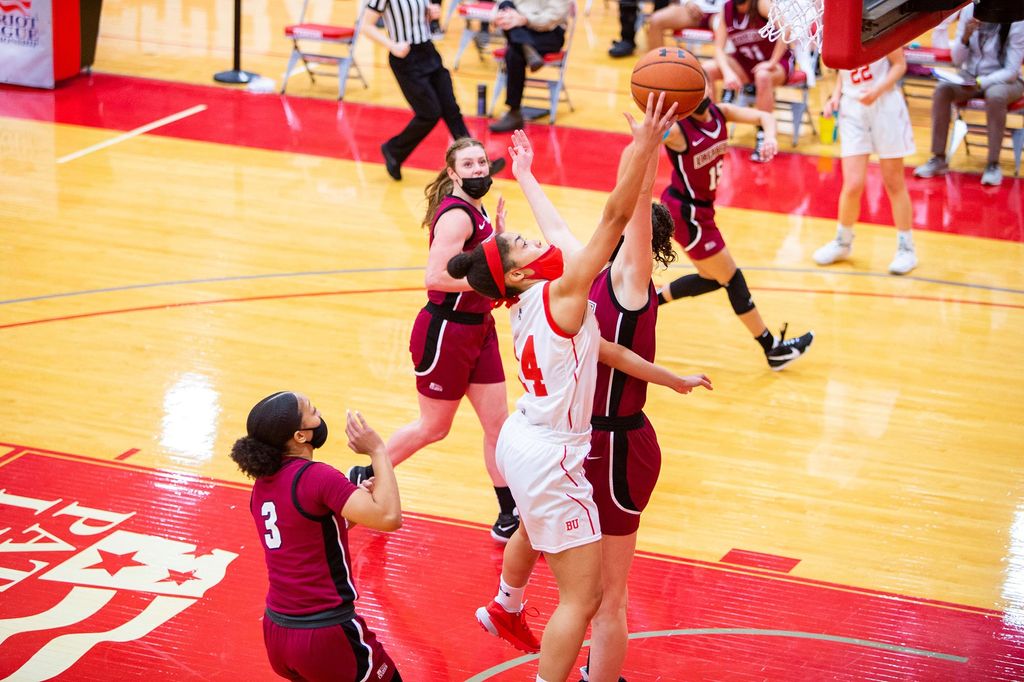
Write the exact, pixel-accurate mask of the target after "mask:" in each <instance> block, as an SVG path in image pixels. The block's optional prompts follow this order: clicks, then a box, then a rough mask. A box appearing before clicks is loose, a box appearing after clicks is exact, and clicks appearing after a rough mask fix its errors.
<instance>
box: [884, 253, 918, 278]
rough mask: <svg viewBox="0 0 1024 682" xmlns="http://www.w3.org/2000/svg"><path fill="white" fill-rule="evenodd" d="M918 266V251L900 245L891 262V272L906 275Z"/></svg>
mask: <svg viewBox="0 0 1024 682" xmlns="http://www.w3.org/2000/svg"><path fill="white" fill-rule="evenodd" d="M916 267H917V253H915V252H914V249H908V248H904V247H902V246H901V247H899V248H898V249H897V250H896V257H895V258H893V259H892V262H891V263H889V273H890V274H893V275H905V274H907V273H908V272H910V271H911V270H913V269H914V268H916Z"/></svg>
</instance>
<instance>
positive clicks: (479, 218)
mask: <svg viewBox="0 0 1024 682" xmlns="http://www.w3.org/2000/svg"><path fill="white" fill-rule="evenodd" d="M452 209H459V210H462V211H465V212H466V213H468V214H469V217H470V220H472V221H473V234H471V235H470V236H469V239H467V240H466V242H465V243H464V244H463V245H462V250H463V252H466V251H472V250H473V249H475V248H476V246H477V244H479V243H480V242H482V241H484V240H485V239H487V238H488V237H490V236H491V235H492V234H494V227H492V226H491V221H490V219H489V218H488V217H487V214H486V213H484V212H481V211H478V210H476V207H475V206H473V205H472V204H470V203H469V202H467V201H464V200H463V199H460V198H459V197H456V196H454V195H451V194H449V195H448V196H446V197H445V198H444V199H443V200H442V201H441V205H440V206H438V207H437V212H436V213H434V220H433V221H432V222H431V223H430V243H431V244H433V243H434V227H435V226H436V225H437V221H438V220H439V219H440V218H441V216H442V215H444V214H445V213H446V212H448V211H450V210H452ZM427 298H428V299H429V300H430V301H431V302H432V303H435V304H437V305H439V306H442V307H444V308H447V309H448V310H458V311H459V312H465V313H489V312H491V307H492V303H493V302H492V301H491V300H490V299H489V298H487V297H486V296H481V295H480V294H478V293H476V292H475V291H435V290H427Z"/></svg>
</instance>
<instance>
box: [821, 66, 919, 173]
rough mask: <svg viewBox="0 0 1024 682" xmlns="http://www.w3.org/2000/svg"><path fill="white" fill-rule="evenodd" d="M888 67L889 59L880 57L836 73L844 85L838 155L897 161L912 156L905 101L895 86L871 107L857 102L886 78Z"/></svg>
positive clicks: (908, 115) (912, 148)
mask: <svg viewBox="0 0 1024 682" xmlns="http://www.w3.org/2000/svg"><path fill="white" fill-rule="evenodd" d="M890 68H891V67H890V65H889V60H888V58H886V57H882V58H881V59H879V60H878V61H876V62H872V63H870V64H868V65H867V66H862V67H860V68H858V69H853V70H852V71H850V70H846V69H842V70H840V71H839V77H840V78H841V79H842V82H843V88H842V98H841V99H840V102H839V142H840V147H841V151H840V155H841V156H860V155H861V154H872V153H874V154H878V157H879V158H881V159H899V158H903V157H905V156H909V155H911V154H913V153H914V131H913V129H912V128H911V126H910V114H909V113H908V112H907V101H906V100H905V99H903V93H902V92H900V90H899V88H898V87H892V88H890V89H889V90H888V91H886V92H884V93H882V95H881V96H880V97H879V98H878V99H876V100H875V101H874V102H872V103H871V104H868V105H864V104H861V102H860V98H861V97H862V96H863V95H864V94H866V93H867V92H868V90H870V89H871V88H874V87H876V86H877V85H878V84H879V83H881V82H882V81H883V80H884V79H885V76H886V75H887V74H888V73H889V69H890Z"/></svg>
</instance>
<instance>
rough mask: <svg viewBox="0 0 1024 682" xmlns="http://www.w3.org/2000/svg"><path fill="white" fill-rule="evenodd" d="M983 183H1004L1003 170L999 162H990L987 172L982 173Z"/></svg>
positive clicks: (986, 167) (996, 185)
mask: <svg viewBox="0 0 1024 682" xmlns="http://www.w3.org/2000/svg"><path fill="white" fill-rule="evenodd" d="M981 184H983V185H991V186H992V187H998V186H999V185H1001V184H1003V170H1002V169H1001V168H1000V167H999V164H998V163H990V164H989V165H987V166H985V172H984V173H982V174H981Z"/></svg>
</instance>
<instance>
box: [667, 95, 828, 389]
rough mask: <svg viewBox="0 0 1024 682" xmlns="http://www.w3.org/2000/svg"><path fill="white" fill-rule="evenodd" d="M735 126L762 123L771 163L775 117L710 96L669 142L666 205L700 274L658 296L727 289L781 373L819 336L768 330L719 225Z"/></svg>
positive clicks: (771, 364) (766, 154)
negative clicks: (718, 198) (719, 199)
mask: <svg viewBox="0 0 1024 682" xmlns="http://www.w3.org/2000/svg"><path fill="white" fill-rule="evenodd" d="M708 94H709V95H710V86H709V93H708ZM730 122H737V123H756V124H760V125H761V126H762V127H763V128H764V132H765V138H764V145H763V147H762V152H763V154H764V157H765V159H766V160H771V158H772V157H773V156H774V155H775V151H776V149H777V148H778V143H777V142H776V140H775V119H774V118H773V117H772V115H771V114H770V113H766V112H763V111H758V110H756V109H749V108H746V107H737V106H734V105H731V104H720V105H715V104H712V103H711V99H710V97H705V99H704V101H702V102H701V104H700V106H698V107H697V110H696V111H694V112H693V114H692V115H691V116H689V117H688V118H684V119H682V120H680V121H679V122H678V124H677V125H675V126H674V127H673V128H672V130H671V131H670V132H669V134H668V137H666V139H665V150H666V152H667V153H668V158H669V161H671V163H672V179H671V182H670V183H669V186H668V187H666V188H665V191H664V192H663V193H662V195H661V201H662V203H663V204H664V205H665V206H666V207H667V208H668V209H669V212H670V213H671V214H672V219H673V220H674V221H675V238H676V241H678V242H679V243H680V244H681V245H682V246H683V251H685V252H686V255H687V256H689V257H690V261H691V262H692V263H693V265H694V266H695V267H696V268H697V273H696V274H691V275H684V276H682V277H680V278H678V279H676V280H675V281H673V282H672V283H671V284H669V285H668V286H666V287H663V288H662V290H661V291H660V292H659V294H658V298H659V302H660V303H667V302H668V301H672V300H674V299H677V298H682V297H685V296H700V295H701V294H706V293H708V292H711V291H715V290H716V289H721V288H724V289H725V291H726V293H727V294H728V297H729V303H730V305H731V306H732V310H733V312H734V313H736V315H737V316H738V317H739V318H740V321H741V322H742V323H743V324H744V326H746V328H747V329H748V330H749V331H750V333H751V334H752V335H753V336H754V338H755V339H756V340H757V342H758V343H759V344H760V345H761V348H762V349H763V350H764V353H765V358H766V360H767V361H768V366H769V367H771V368H772V369H773V370H775V371H778V370H780V369H782V368H784V367H786V366H787V365H788V364H790V363H791V362H793V361H794V360H796V359H797V358H799V357H801V356H802V355H803V354H804V353H805V352H806V351H807V349H808V348H809V347H810V345H811V342H812V341H813V340H814V333H813V332H807V333H806V334H804V335H803V336H798V337H794V338H792V339H786V338H785V329H786V328H785V326H784V327H783V331H782V334H781V335H780V336H779V337H775V336H774V335H772V333H771V332H769V331H768V327H767V326H766V325H765V323H764V320H763V319H761V313H759V312H758V310H757V307H756V306H755V305H754V299H753V297H751V295H750V289H749V288H747V280H746V278H745V277H744V276H743V271H742V270H740V269H739V267H737V265H736V262H735V261H734V260H733V258H732V254H730V253H729V247H727V246H726V244H725V237H724V236H723V235H722V233H721V232H720V231H719V229H718V226H717V225H716V224H715V194H716V192H717V190H718V186H719V185H720V184H721V183H722V182H727V179H725V177H724V169H725V155H726V151H727V150H728V145H727V138H728V135H729V133H728V125H727V124H728V123H730Z"/></svg>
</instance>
